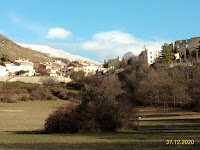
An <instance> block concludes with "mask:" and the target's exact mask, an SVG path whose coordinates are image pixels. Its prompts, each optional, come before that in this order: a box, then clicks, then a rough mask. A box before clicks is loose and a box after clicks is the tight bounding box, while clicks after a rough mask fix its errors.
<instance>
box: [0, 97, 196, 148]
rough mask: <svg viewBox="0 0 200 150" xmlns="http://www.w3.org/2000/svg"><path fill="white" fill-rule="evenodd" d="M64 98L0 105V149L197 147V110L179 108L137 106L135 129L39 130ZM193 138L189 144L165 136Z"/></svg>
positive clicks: (176, 138)
mask: <svg viewBox="0 0 200 150" xmlns="http://www.w3.org/2000/svg"><path fill="white" fill-rule="evenodd" d="M63 104H67V101H61V100H59V101H34V102H25V103H3V105H0V150H4V149H16V150H25V149H38V150H40V149H41V150H44V149H53V150H56V149H58V150H60V149H73V150H74V149H84V150H96V149H97V150H104V149H108V150H113V149H114V150H121V149H134V150H137V149H138V150H140V149H151V150H154V149H167V150H171V149H175V150H179V149H185V150H188V149H196V150H198V149H200V113H197V112H190V111H183V110H180V109H170V108H168V109H163V108H150V107H147V108H138V116H139V117H140V119H139V121H138V124H139V128H138V130H137V131H132V132H128V133H123V132H120V133H85V134H43V133H42V132H39V131H41V130H42V129H43V125H44V122H45V119H46V118H47V116H48V115H49V114H50V113H51V112H52V111H53V110H55V109H56V108H57V107H59V106H62V105H63ZM167 139H169V140H173V143H174V140H178V139H179V140H189V139H190V140H194V141H195V143H194V144H193V145H187V144H183V145H181V144H169V145H167V144H166V140H167Z"/></svg>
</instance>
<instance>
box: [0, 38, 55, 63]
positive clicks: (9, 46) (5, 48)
mask: <svg viewBox="0 0 200 150" xmlns="http://www.w3.org/2000/svg"><path fill="white" fill-rule="evenodd" d="M2 54H7V55H8V56H9V57H10V59H11V60H14V59H18V58H26V59H29V60H31V61H50V60H51V58H49V57H47V56H45V55H44V54H41V53H40V52H37V51H34V50H31V49H28V48H24V47H22V46H20V45H17V44H16V43H15V42H13V41H12V40H10V39H8V38H7V37H5V36H3V35H2V34H0V57H1V56H2Z"/></svg>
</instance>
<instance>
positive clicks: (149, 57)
mask: <svg viewBox="0 0 200 150" xmlns="http://www.w3.org/2000/svg"><path fill="white" fill-rule="evenodd" d="M140 56H142V57H143V58H144V59H146V61H147V63H148V66H150V65H151V64H153V63H155V61H156V59H157V58H158V57H160V53H159V52H158V51H156V50H149V49H147V48H145V50H144V51H142V52H141V54H140Z"/></svg>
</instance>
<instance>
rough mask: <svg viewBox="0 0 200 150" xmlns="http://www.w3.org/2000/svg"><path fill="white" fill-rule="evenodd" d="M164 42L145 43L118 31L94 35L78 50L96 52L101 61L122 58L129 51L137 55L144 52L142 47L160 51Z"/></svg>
mask: <svg viewBox="0 0 200 150" xmlns="http://www.w3.org/2000/svg"><path fill="white" fill-rule="evenodd" d="M164 42H165V41H145V40H142V39H139V38H136V37H134V36H133V35H131V34H129V33H124V32H120V31H108V32H102V33H97V34H95V35H94V36H93V37H92V39H91V40H89V41H86V42H83V43H80V45H79V49H80V50H87V51H93V52H96V54H97V56H98V57H99V58H101V59H102V60H103V59H104V58H105V59H109V58H115V57H117V56H123V55H124V54H125V53H126V52H128V51H131V52H132V53H133V54H135V55H139V54H140V53H141V51H142V50H144V45H145V46H146V48H148V49H152V50H160V49H161V46H162V45H163V43H164Z"/></svg>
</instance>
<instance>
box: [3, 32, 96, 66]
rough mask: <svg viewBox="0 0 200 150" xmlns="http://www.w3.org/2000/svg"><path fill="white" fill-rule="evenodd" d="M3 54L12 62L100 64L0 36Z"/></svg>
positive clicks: (56, 50)
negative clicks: (57, 61)
mask: <svg viewBox="0 0 200 150" xmlns="http://www.w3.org/2000/svg"><path fill="white" fill-rule="evenodd" d="M2 54H6V55H8V56H9V58H10V59H11V61H13V60H15V59H18V58H24V59H29V60H30V61H35V62H36V61H39V62H45V61H53V60H55V59H61V60H62V61H63V62H64V63H69V62H72V61H87V62H90V63H94V64H100V63H99V62H97V61H93V60H90V59H88V58H85V57H82V56H79V55H73V54H70V53H68V52H66V51H64V50H59V49H54V48H52V47H49V46H44V45H34V44H25V43H16V42H14V41H12V40H11V39H9V38H7V37H6V36H4V35H2V34H0V57H1V56H2Z"/></svg>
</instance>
